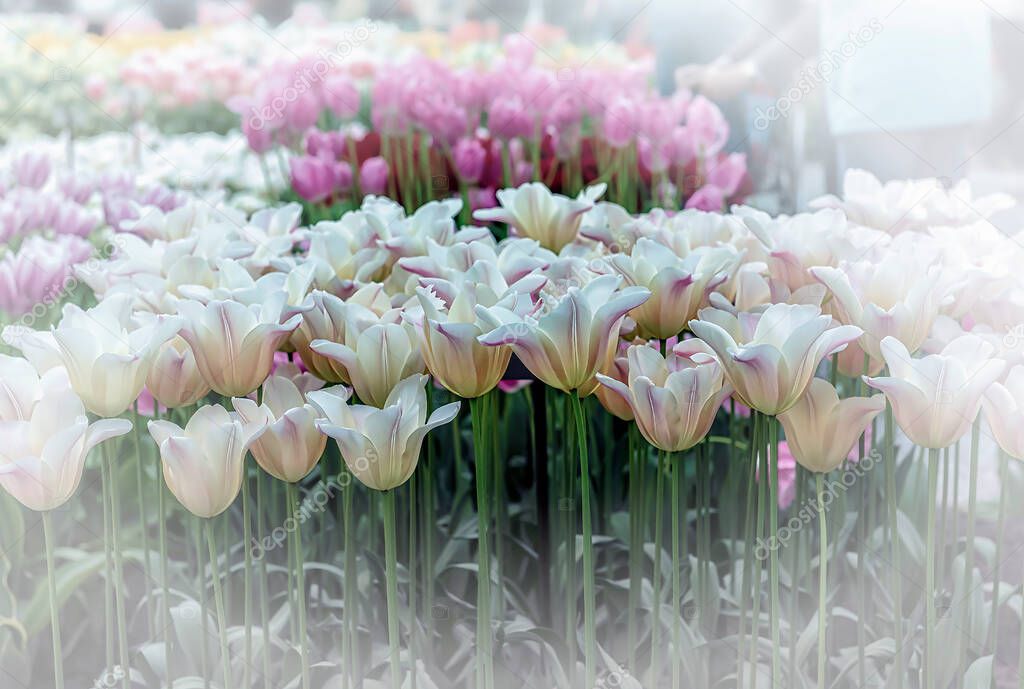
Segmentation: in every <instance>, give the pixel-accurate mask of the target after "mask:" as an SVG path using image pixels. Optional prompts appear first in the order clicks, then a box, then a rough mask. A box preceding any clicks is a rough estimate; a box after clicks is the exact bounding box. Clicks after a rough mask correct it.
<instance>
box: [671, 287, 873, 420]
mask: <svg viewBox="0 0 1024 689" xmlns="http://www.w3.org/2000/svg"><path fill="white" fill-rule="evenodd" d="M698 315H699V319H698V320H693V321H690V329H691V330H692V331H693V332H694V334H696V335H697V336H698V337H699V338H701V339H702V340H704V341H705V342H707V343H708V345H710V347H711V348H712V349H713V350H714V352H715V354H716V355H717V356H718V359H719V361H721V362H722V366H723V367H724V368H725V376H726V378H728V380H729V382H730V383H732V386H733V387H734V388H735V389H736V394H737V395H738V396H739V398H740V400H741V401H742V402H743V403H744V404H745V405H747V406H748V407H751V408H752V409H756V410H757V411H759V412H761V413H763V414H768V415H770V416H775V415H777V414H780V413H782V412H784V411H786V410H787V409H789V408H790V407H792V406H793V405H794V404H796V401H797V400H798V399H800V396H801V395H803V394H804V390H806V389H807V385H808V384H809V383H810V382H811V378H812V377H813V376H814V371H815V369H817V368H818V364H819V363H821V360H822V359H824V358H825V357H827V356H829V355H830V354H832V353H833V352H836V351H839V350H840V349H842V348H843V347H845V346H846V345H847V343H849V342H852V341H853V340H855V339H857V338H858V337H860V335H861V333H862V331H861V329H860V328H858V327H856V326H852V325H841V326H838V327H834V323H833V320H832V317H831V316H827V315H823V314H822V313H821V309H820V308H818V307H817V306H813V305H809V304H799V305H798V304H773V305H771V306H769V307H768V308H767V309H765V310H764V311H763V312H762V313H747V312H742V313H739V314H738V315H733V314H731V313H729V312H728V311H722V310H720V309H713V308H707V309H701V310H700V313H699V314H698Z"/></svg>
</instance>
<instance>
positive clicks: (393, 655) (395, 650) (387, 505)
mask: <svg viewBox="0 0 1024 689" xmlns="http://www.w3.org/2000/svg"><path fill="white" fill-rule="evenodd" d="M382 497H383V499H384V557H385V577H386V579H387V603H388V647H389V659H390V664H391V687H392V689H401V687H402V675H401V668H400V667H399V647H398V634H399V631H398V544H397V543H396V541H397V538H398V533H397V531H396V525H395V522H396V517H395V491H394V490H386V491H384V493H383V496H382Z"/></svg>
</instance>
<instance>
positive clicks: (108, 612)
mask: <svg viewBox="0 0 1024 689" xmlns="http://www.w3.org/2000/svg"><path fill="white" fill-rule="evenodd" d="M101 452H104V454H103V456H102V457H101V458H100V481H101V485H102V497H103V550H104V554H105V555H106V572H105V574H106V576H105V577H104V585H103V613H104V620H105V622H106V625H105V630H106V641H107V644H106V651H107V653H106V661H107V664H106V667H108V668H111V667H114V548H113V544H112V540H113V539H112V536H111V530H112V526H111V523H110V468H109V465H108V464H107V460H106V454H105V450H101Z"/></svg>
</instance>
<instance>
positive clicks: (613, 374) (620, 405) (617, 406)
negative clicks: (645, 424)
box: [594, 348, 633, 421]
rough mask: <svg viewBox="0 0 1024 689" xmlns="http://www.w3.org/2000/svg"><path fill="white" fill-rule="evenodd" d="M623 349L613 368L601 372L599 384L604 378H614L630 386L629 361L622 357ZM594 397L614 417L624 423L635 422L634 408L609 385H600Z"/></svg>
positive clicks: (613, 363)
mask: <svg viewBox="0 0 1024 689" xmlns="http://www.w3.org/2000/svg"><path fill="white" fill-rule="evenodd" d="M622 351H623V350H622V349H621V348H620V349H619V352H618V353H617V354H616V356H615V358H614V359H613V360H612V363H611V366H609V367H608V368H607V369H605V370H604V371H601V375H599V376H598V382H600V380H601V378H602V377H607V378H612V379H614V380H616V381H618V382H619V383H622V384H624V385H625V384H628V381H629V360H628V359H627V358H626V357H625V356H623V355H622ZM627 351H628V348H627ZM594 396H595V397H597V401H598V402H600V403H601V406H602V407H604V409H605V411H607V412H608V413H609V414H611V415H612V416H614V417H616V418H618V419H622V420H623V421H632V420H633V407H632V406H630V404H629V402H628V401H627V400H624V399H622V396H621V395H619V394H618V393H617V392H615V391H614V390H613V389H612V388H611V387H609V386H607V385H598V386H597V388H596V389H595V390H594Z"/></svg>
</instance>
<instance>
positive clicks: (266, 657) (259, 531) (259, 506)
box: [247, 476, 270, 689]
mask: <svg viewBox="0 0 1024 689" xmlns="http://www.w3.org/2000/svg"><path fill="white" fill-rule="evenodd" d="M263 484H264V477H263V476H257V477H256V538H257V540H258V541H259V543H260V626H261V627H262V628H263V648H261V649H260V656H261V658H262V660H263V689H270V613H269V611H268V610H267V595H268V594H267V553H266V552H265V551H264V550H263V543H265V540H264V537H265V535H266V520H265V519H264V516H265V514H264V512H263ZM247 547H248V546H247Z"/></svg>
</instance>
